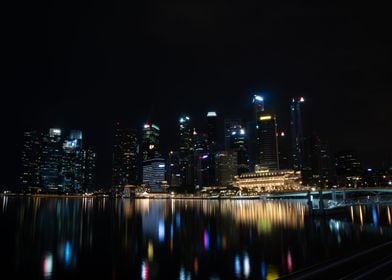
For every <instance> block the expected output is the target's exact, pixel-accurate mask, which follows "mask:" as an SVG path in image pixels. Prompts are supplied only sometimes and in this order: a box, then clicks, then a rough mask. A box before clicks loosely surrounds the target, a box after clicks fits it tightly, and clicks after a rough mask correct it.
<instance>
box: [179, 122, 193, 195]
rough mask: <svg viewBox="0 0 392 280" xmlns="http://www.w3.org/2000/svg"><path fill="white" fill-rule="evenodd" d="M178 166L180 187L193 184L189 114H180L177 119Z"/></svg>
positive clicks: (191, 134)
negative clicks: (178, 135) (178, 136)
mask: <svg viewBox="0 0 392 280" xmlns="http://www.w3.org/2000/svg"><path fill="white" fill-rule="evenodd" d="M179 134H180V139H179V140H180V141H179V142H180V143H179V166H180V181H181V182H180V185H181V187H183V188H184V187H193V186H194V170H193V169H194V168H193V167H194V164H193V152H194V148H195V147H194V143H193V132H192V127H191V122H190V118H189V116H186V115H184V116H181V117H180V119H179Z"/></svg>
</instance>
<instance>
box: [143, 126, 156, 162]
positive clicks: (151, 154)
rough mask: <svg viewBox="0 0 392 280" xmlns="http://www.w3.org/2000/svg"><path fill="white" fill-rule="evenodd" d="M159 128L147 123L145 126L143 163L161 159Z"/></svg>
mask: <svg viewBox="0 0 392 280" xmlns="http://www.w3.org/2000/svg"><path fill="white" fill-rule="evenodd" d="M159 130H160V129H159V127H158V126H157V125H155V124H150V123H146V124H145V125H144V126H143V144H142V148H143V161H145V160H149V159H152V158H156V157H159V156H160V154H159Z"/></svg>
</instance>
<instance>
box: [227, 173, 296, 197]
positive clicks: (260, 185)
mask: <svg viewBox="0 0 392 280" xmlns="http://www.w3.org/2000/svg"><path fill="white" fill-rule="evenodd" d="M300 183H301V174H300V172H298V171H294V170H265V169H260V170H258V169H257V170H256V172H252V173H244V174H241V175H240V176H237V177H236V178H235V180H234V183H233V184H234V186H236V187H238V188H240V189H241V190H246V191H249V192H256V193H260V192H273V191H288V190H298V189H300Z"/></svg>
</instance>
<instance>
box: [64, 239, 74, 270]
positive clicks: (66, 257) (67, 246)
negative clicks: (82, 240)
mask: <svg viewBox="0 0 392 280" xmlns="http://www.w3.org/2000/svg"><path fill="white" fill-rule="evenodd" d="M71 255H72V249H71V243H70V242H69V241H67V242H65V248H64V262H65V265H66V266H68V265H69V264H70V263H71Z"/></svg>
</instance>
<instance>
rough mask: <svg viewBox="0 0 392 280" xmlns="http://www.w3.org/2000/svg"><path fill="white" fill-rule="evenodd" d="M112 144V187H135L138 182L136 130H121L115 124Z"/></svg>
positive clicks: (119, 126) (117, 124) (118, 125)
mask: <svg viewBox="0 0 392 280" xmlns="http://www.w3.org/2000/svg"><path fill="white" fill-rule="evenodd" d="M113 142H114V143H113V144H114V145H113V166H112V172H113V173H112V184H113V186H124V185H128V184H130V185H136V184H137V183H138V182H139V178H138V174H139V173H138V167H139V164H138V150H139V146H138V140H137V131H136V129H132V128H123V127H121V124H120V123H116V127H115V131H114V139H113Z"/></svg>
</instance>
